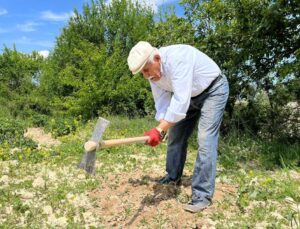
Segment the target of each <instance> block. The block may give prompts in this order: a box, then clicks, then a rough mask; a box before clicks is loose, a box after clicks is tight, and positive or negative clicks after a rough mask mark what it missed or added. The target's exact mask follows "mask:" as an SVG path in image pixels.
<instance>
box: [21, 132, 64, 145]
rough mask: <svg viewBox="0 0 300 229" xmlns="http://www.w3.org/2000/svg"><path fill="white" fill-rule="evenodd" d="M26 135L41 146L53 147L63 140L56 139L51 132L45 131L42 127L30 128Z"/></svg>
mask: <svg viewBox="0 0 300 229" xmlns="http://www.w3.org/2000/svg"><path fill="white" fill-rule="evenodd" d="M24 136H25V137H28V138H31V139H32V140H33V141H35V142H36V143H38V146H39V147H51V146H57V145H60V144H61V142H60V141H59V140H57V139H54V138H53V137H52V136H51V134H50V133H45V132H44V130H43V129H42V128H33V127H32V128H28V129H27V131H26V133H25V134H24Z"/></svg>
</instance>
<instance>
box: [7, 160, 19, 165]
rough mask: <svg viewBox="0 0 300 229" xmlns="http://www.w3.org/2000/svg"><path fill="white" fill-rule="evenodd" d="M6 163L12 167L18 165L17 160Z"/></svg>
mask: <svg viewBox="0 0 300 229" xmlns="http://www.w3.org/2000/svg"><path fill="white" fill-rule="evenodd" d="M8 163H9V164H10V165H12V166H17V165H18V164H19V162H18V161H17V160H11V161H8Z"/></svg>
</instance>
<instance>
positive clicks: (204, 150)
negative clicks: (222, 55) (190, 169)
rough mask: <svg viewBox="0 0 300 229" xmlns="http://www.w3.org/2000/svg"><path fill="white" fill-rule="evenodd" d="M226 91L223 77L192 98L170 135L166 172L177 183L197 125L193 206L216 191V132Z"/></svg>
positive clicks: (217, 132)
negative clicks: (183, 116) (188, 144)
mask: <svg viewBox="0 0 300 229" xmlns="http://www.w3.org/2000/svg"><path fill="white" fill-rule="evenodd" d="M228 93H229V87H228V81H227V79H226V77H225V76H222V77H221V78H220V79H219V80H218V81H217V82H215V83H214V84H213V86H211V87H210V88H209V89H208V90H205V91H204V92H203V93H201V94H200V95H198V96H196V97H193V98H191V103H190V106H189V109H188V111H187V114H186V117H185V118H184V119H183V120H181V121H179V122H178V123H176V124H175V125H174V126H173V127H172V128H171V129H170V131H169V139H168V150H167V164H166V171H167V173H168V175H169V177H170V178H171V179H173V180H177V179H179V178H180V177H181V176H182V173H183V168H184V164H185V160H186V154H187V142H188V138H189V137H190V135H191V134H192V132H193V129H194V128H195V127H196V125H197V121H198V120H199V122H198V144H199V149H198V154H197V159H196V163H195V166H194V173H193V178H192V202H194V203H197V202H199V201H201V199H203V198H206V199H208V200H211V199H212V197H213V194H214V190H215V177H216V164H217V148H218V137H219V128H220V125H221V121H222V118H223V114H224V109H225V105H226V102H227V99H228Z"/></svg>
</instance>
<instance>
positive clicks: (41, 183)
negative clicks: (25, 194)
mask: <svg viewBox="0 0 300 229" xmlns="http://www.w3.org/2000/svg"><path fill="white" fill-rule="evenodd" d="M32 186H33V187H34V188H43V187H45V181H44V179H43V178H42V177H38V178H36V179H35V180H34V181H33V183H32Z"/></svg>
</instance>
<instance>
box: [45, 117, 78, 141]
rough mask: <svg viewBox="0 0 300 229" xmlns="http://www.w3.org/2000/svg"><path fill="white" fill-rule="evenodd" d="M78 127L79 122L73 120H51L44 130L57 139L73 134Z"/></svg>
mask: <svg viewBox="0 0 300 229" xmlns="http://www.w3.org/2000/svg"><path fill="white" fill-rule="evenodd" d="M78 125H79V121H78V120H76V119H73V118H55V119H54V118H52V119H51V120H50V121H49V122H48V124H47V126H46V130H47V131H50V132H51V133H52V134H53V135H54V136H55V137H58V136H64V135H67V134H70V133H72V132H74V131H75V130H76V129H77V127H78Z"/></svg>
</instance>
